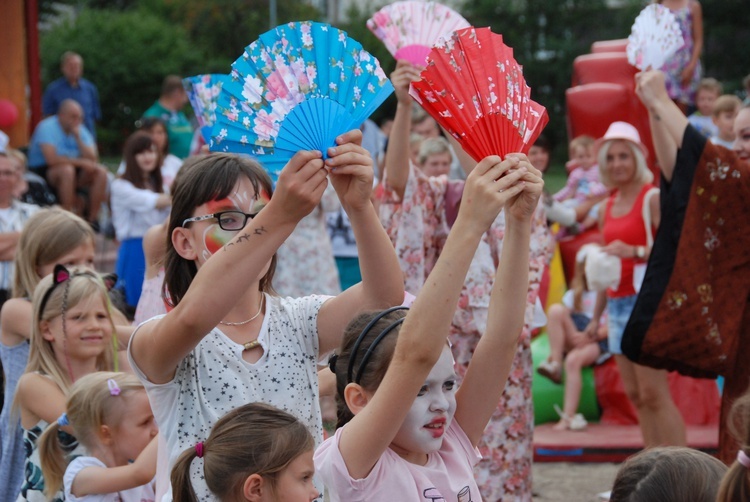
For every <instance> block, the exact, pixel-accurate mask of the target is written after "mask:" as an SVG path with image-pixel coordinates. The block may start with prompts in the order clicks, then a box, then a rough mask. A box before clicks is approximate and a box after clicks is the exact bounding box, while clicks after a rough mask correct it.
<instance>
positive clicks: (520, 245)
mask: <svg viewBox="0 0 750 502" xmlns="http://www.w3.org/2000/svg"><path fill="white" fill-rule="evenodd" d="M512 155H513V156H515V157H516V158H518V159H519V161H520V162H519V167H525V168H526V171H527V172H526V173H525V174H524V176H523V178H521V179H522V180H523V182H524V185H523V191H522V192H520V193H519V194H518V195H516V196H515V197H513V198H512V199H510V200H509V201H508V202H507V203H506V205H505V225H506V227H505V235H504V236H503V249H502V252H501V255H500V263H499V264H498V267H497V274H496V276H495V283H494V285H493V287H492V294H491V296H490V306H489V309H488V315H487V329H486V331H485V333H484V334H483V335H482V337H481V338H480V339H479V343H478V344H477V347H476V349H475V350H474V355H473V356H472V358H471V362H470V363H469V369H468V370H467V372H466V376H465V377H464V381H463V383H462V384H461V387H460V388H459V389H458V392H457V393H456V416H455V420H456V421H457V422H458V423H459V424H460V425H461V428H462V429H463V431H464V432H465V433H466V436H467V437H468V438H469V440H470V441H471V444H472V445H475V446H476V445H477V443H479V440H480V439H481V437H482V433H483V432H484V429H485V427H486V426H487V422H488V421H489V420H490V417H491V416H492V413H493V412H494V411H495V409H496V408H497V403H498V401H499V400H500V396H501V394H502V393H503V389H504V388H505V383H506V381H507V380H508V374H509V373H510V368H511V365H512V364H513V358H514V357H515V355H516V344H517V342H518V337H519V336H520V334H521V332H522V330H523V325H524V315H525V312H526V303H527V295H528V290H529V246H530V244H529V242H530V236H531V218H532V216H533V215H534V212H535V211H536V207H537V205H538V204H539V197H540V196H541V194H542V188H543V187H544V182H543V181H542V173H541V172H539V170H537V169H536V168H534V166H532V165H531V163H530V162H529V161H528V159H527V158H526V156H525V155H521V154H512Z"/></svg>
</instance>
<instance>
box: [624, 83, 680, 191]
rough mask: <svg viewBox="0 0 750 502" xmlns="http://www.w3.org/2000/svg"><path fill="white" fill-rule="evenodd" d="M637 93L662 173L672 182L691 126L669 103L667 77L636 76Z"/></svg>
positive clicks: (671, 103) (675, 106)
mask: <svg viewBox="0 0 750 502" xmlns="http://www.w3.org/2000/svg"><path fill="white" fill-rule="evenodd" d="M635 92H636V94H638V97H639V98H640V99H641V102H642V103H643V105H644V106H645V107H646V108H647V109H648V119H649V123H650V124H651V136H652V138H653V140H654V149H655V150H656V160H657V162H658V163H659V167H660V169H661V173H662V175H663V176H664V178H665V179H666V180H667V181H672V174H673V173H674V164H675V161H676V159H677V150H678V149H679V147H680V144H682V136H683V135H684V134H685V129H686V128H687V126H688V120H687V117H685V115H684V114H683V113H682V112H681V111H680V109H679V108H678V107H677V105H676V104H674V102H673V101H672V100H671V99H669V95H668V94H667V88H666V86H665V84H664V74H663V73H662V72H661V71H659V70H651V71H644V72H641V73H638V74H637V75H636V76H635Z"/></svg>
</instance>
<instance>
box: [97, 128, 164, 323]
mask: <svg viewBox="0 0 750 502" xmlns="http://www.w3.org/2000/svg"><path fill="white" fill-rule="evenodd" d="M124 156H125V172H124V173H123V175H122V176H121V177H119V178H117V179H116V180H115V181H113V182H112V187H111V188H110V191H111V196H110V204H111V206H112V224H113V225H114V227H115V235H116V236H117V239H118V240H119V241H120V248H119V250H118V253H117V265H116V267H115V272H116V273H117V276H118V277H119V281H118V287H119V288H122V289H123V290H124V292H125V301H126V303H127V304H128V305H130V306H131V307H133V308H135V306H136V305H138V298H140V296H141V288H142V286H143V276H144V274H145V273H146V259H145V257H144V255H143V235H144V234H145V233H146V231H147V230H148V229H149V228H151V227H152V226H154V225H158V224H159V223H162V222H164V221H165V220H166V219H167V216H169V206H170V204H171V203H172V198H171V197H170V196H169V194H167V193H165V188H164V184H163V182H162V177H161V170H160V169H159V165H160V164H161V162H160V158H159V152H158V151H157V150H156V144H155V143H154V141H153V140H152V139H151V136H149V135H148V134H147V133H145V132H136V133H133V135H131V136H130V137H129V138H128V140H127V141H126V142H125V151H124Z"/></svg>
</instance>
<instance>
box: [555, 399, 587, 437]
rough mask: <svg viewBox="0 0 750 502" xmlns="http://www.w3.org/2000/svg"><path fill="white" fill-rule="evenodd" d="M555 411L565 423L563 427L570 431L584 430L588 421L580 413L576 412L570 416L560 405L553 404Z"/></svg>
mask: <svg viewBox="0 0 750 502" xmlns="http://www.w3.org/2000/svg"><path fill="white" fill-rule="evenodd" d="M554 407H555V411H556V412H557V414H558V415H560V420H561V421H563V422H564V423H565V427H566V428H567V429H568V430H570V431H582V430H586V428H587V427H588V425H589V423H588V422H587V421H586V419H585V418H584V417H583V415H581V414H580V413H576V414H575V415H573V416H572V417H570V416H568V415H567V414H566V413H565V412H564V411H563V410H561V409H560V407H559V406H558V405H557V404H555V405H554Z"/></svg>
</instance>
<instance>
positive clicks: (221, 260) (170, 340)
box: [129, 130, 404, 500]
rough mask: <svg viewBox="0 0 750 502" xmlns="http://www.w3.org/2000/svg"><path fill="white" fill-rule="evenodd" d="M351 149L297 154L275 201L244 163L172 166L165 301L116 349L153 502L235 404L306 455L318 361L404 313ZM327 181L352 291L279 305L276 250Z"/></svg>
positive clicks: (315, 422) (354, 145) (205, 494)
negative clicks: (150, 425)
mask: <svg viewBox="0 0 750 502" xmlns="http://www.w3.org/2000/svg"><path fill="white" fill-rule="evenodd" d="M361 141H362V133H361V132H360V131H359V130H356V131H351V132H349V133H345V134H343V135H342V136H341V137H339V138H338V139H337V146H336V147H335V148H331V149H329V151H328V152H327V154H328V156H327V157H328V158H327V159H326V160H325V161H324V160H323V155H322V153H321V152H314V151H301V152H298V153H297V154H296V155H295V156H294V157H293V158H292V159H291V160H290V161H289V163H288V164H287V165H286V167H284V169H283V170H282V172H281V174H280V175H279V179H278V182H277V184H276V190H275V192H274V191H272V187H271V180H270V178H269V177H268V174H267V173H266V172H265V171H264V170H263V169H262V167H261V166H260V165H259V164H258V163H257V162H254V161H252V160H249V159H247V158H243V157H239V156H235V155H228V154H209V155H205V156H202V157H195V158H192V159H190V160H188V161H187V162H186V163H185V165H183V167H182V169H181V171H180V175H179V177H178V180H177V182H176V184H175V185H176V186H175V189H174V194H173V198H172V212H171V214H170V219H169V227H168V233H169V235H170V244H169V246H168V249H167V256H166V262H165V280H164V293H165V297H167V301H168V302H169V303H171V306H172V307H173V308H172V310H171V311H170V312H168V313H167V314H166V315H165V316H163V317H160V318H158V317H157V318H155V319H154V320H151V321H147V322H146V323H144V324H142V325H141V326H140V327H139V328H138V330H137V331H136V332H135V333H134V334H133V338H132V340H131V343H130V346H129V357H130V360H131V361H132V364H133V368H134V371H135V373H136V375H137V376H138V377H139V378H140V379H141V381H142V382H143V384H144V387H145V388H146V392H147V393H148V394H149V398H150V400H151V402H152V406H153V411H154V416H155V417H156V420H157V422H158V423H159V427H160V430H161V431H162V435H163V437H164V439H165V441H166V447H165V448H164V450H165V451H166V452H167V455H164V458H165V459H167V460H168V461H166V462H165V461H161V462H160V463H159V464H158V466H157V498H158V499H159V500H164V499H163V498H162V497H161V493H162V491H163V490H164V489H165V487H168V486H169V481H168V479H167V476H168V473H169V468H170V467H171V466H172V465H173V464H174V462H175V461H176V459H177V457H178V455H179V454H180V453H181V452H182V451H184V450H186V449H189V448H195V445H196V444H198V443H200V442H202V441H204V440H205V439H206V438H207V436H208V434H209V432H210V430H211V427H212V426H213V425H214V424H215V423H216V421H217V420H218V419H219V418H220V417H221V416H222V415H224V414H226V413H227V412H229V411H231V410H234V409H236V408H238V407H240V406H242V405H244V404H247V403H250V402H264V403H267V404H270V405H273V406H275V407H277V408H280V409H284V410H287V411H288V412H290V413H292V414H293V415H295V416H296V417H297V418H298V419H299V420H300V421H301V422H302V423H303V424H304V425H305V426H306V427H307V428H308V430H309V431H310V432H311V434H312V436H313V438H314V440H315V443H316V444H318V443H319V442H320V441H321V440H322V436H323V424H322V420H321V412H320V406H319V401H318V376H317V364H316V363H317V360H318V358H319V357H320V355H322V354H326V353H327V352H329V351H331V350H333V349H334V348H335V347H337V346H339V345H340V343H341V336H342V333H343V331H344V328H345V327H346V325H347V324H348V322H349V321H350V320H351V318H352V317H353V316H355V315H357V314H358V313H359V312H360V311H362V310H365V309H382V308H387V307H389V306H391V305H396V304H398V303H400V302H401V301H403V298H404V288H403V279H402V275H401V271H400V269H399V266H398V259H397V258H396V255H395V252H394V250H393V246H392V245H391V243H390V241H389V239H388V236H387V235H386V234H385V231H384V230H383V228H382V227H381V226H380V222H379V220H378V217H377V214H376V213H375V210H374V208H373V206H372V203H371V202H370V192H371V191H372V179H373V169H372V160H371V159H370V156H369V154H368V153H367V151H366V150H364V149H363V148H362V146H361ZM328 180H330V182H331V184H332V185H333V187H334V189H335V190H336V193H337V194H338V197H339V199H340V201H341V205H342V206H343V207H344V209H345V210H346V212H347V214H348V215H349V219H350V221H351V222H352V227H353V230H354V232H355V234H356V238H357V244H358V246H360V252H359V257H360V266H361V268H362V283H361V284H358V285H355V286H353V287H351V288H349V289H348V290H346V291H345V292H343V293H341V294H340V295H338V296H336V297H324V296H320V295H311V296H305V297H301V298H291V297H285V298H281V297H279V296H277V295H276V294H275V293H274V291H273V287H272V284H271V281H272V277H273V272H274V267H275V260H276V257H275V253H276V250H277V249H278V248H279V246H280V245H281V244H282V243H283V242H284V241H285V240H286V239H287V237H288V236H289V235H290V234H291V233H292V231H293V230H294V228H295V226H296V225H297V223H298V222H299V221H300V220H301V219H302V218H303V217H304V216H306V215H307V214H309V213H310V212H311V211H312V209H313V208H314V207H316V206H317V205H318V204H319V203H320V198H321V196H322V195H323V191H324V190H325V188H326V186H327V184H328ZM164 450H163V451H164ZM167 457H168V458H167ZM160 460H162V459H160ZM202 478H205V476H203V475H202V473H200V475H199V474H198V473H195V472H194V473H193V477H192V486H193V487H194V489H195V492H196V496H197V497H198V498H199V499H200V500H206V499H209V498H211V494H210V490H209V488H208V487H207V484H206V481H205V479H202ZM167 500H169V498H167ZM263 500H266V499H265V498H264V499H263Z"/></svg>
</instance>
